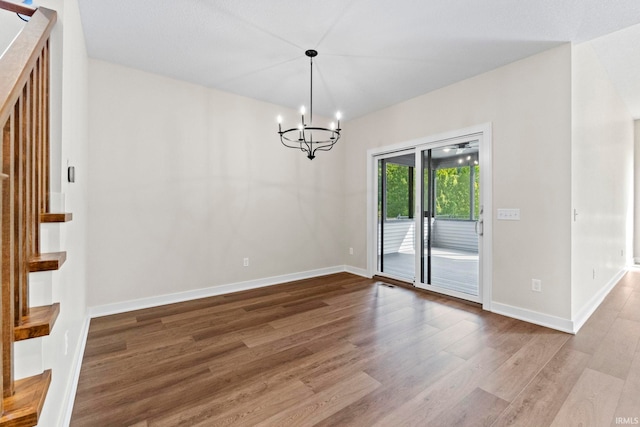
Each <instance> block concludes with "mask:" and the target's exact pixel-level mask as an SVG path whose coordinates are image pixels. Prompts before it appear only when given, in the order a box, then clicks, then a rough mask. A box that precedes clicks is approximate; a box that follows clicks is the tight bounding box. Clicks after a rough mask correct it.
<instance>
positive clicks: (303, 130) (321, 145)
mask: <svg viewBox="0 0 640 427" xmlns="http://www.w3.org/2000/svg"><path fill="white" fill-rule="evenodd" d="M305 55H307V56H308V57H309V60H310V63H311V85H310V93H311V96H310V99H309V123H307V122H305V118H304V115H305V113H306V109H305V108H304V106H302V107H301V108H300V115H301V116H302V121H301V122H300V124H298V126H297V127H295V128H291V129H287V130H282V116H278V134H279V135H280V142H282V145H284V146H285V147H289V148H296V149H298V150H300V151H303V152H304V153H307V158H308V159H309V160H313V159H314V158H315V157H316V151H329V150H331V149H332V148H333V146H334V145H335V143H336V142H338V140H339V139H340V131H341V129H340V118H341V115H340V112H339V111H338V112H337V113H336V119H337V121H338V125H337V126H336V124H335V123H334V122H331V124H330V125H329V127H328V128H324V127H317V126H313V124H312V122H313V58H314V57H316V56H317V55H318V52H317V51H315V50H313V49H310V50H307V51H306V52H305Z"/></svg>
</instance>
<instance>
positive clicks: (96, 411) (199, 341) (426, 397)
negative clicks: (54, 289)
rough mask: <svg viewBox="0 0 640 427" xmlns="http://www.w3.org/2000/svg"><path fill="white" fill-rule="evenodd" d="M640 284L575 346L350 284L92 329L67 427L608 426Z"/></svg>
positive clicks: (620, 395)
mask: <svg viewBox="0 0 640 427" xmlns="http://www.w3.org/2000/svg"><path fill="white" fill-rule="evenodd" d="M639 339H640V273H638V272H630V273H628V274H627V275H626V276H625V277H624V278H623V279H622V281H621V282H620V283H619V284H618V285H617V286H616V287H615V289H614V290H613V291H612V292H611V294H610V295H609V296H608V297H607V299H606V300H605V302H604V303H603V304H602V306H601V307H600V308H599V309H598V310H597V312H596V313H595V314H594V315H593V316H592V317H591V319H590V320H589V321H588V322H587V324H586V325H585V326H584V327H583V328H582V330H581V331H580V333H578V334H577V335H576V336H572V335H568V334H564V333H561V332H556V331H553V330H550V329H546V328H543V327H539V326H535V325H531V324H528V323H525V322H520V321H517V320H514V319H510V318H507V317H502V316H499V315H495V314H492V313H488V312H483V311H482V310H480V309H479V308H478V307H476V306H472V305H468V304H465V303H462V302H459V301H454V300H450V299H446V298H444V297H438V296H433V295H429V294H425V293H421V292H417V291H414V290H410V289H405V288H402V287H388V286H385V285H383V284H382V283H381V282H376V281H374V280H369V279H363V278H361V277H357V276H353V275H350V274H347V273H341V274H336V275H332V276H327V277H324V278H318V279H310V280H305V281H300V282H295V283H291V284H285V285H278V286H274V287H269V288H263V289H258V290H253V291H247V292H242V293H237V294H230V295H226V296H217V297H212V298H207V299H202V300H197V301H191V302H186V303H180V304H174V305H169V306H164V307H157V308H151V309H146V310H140V311H136V312H130V313H125V314H119V315H114V316H108V317H103V318H98V319H94V320H92V322H91V326H90V330H89V338H88V341H87V346H86V350H85V355H84V361H83V363H82V371H81V374H80V381H79V384H78V392H77V397H76V401H75V407H74V410H73V417H72V421H71V425H72V426H136V427H142V426H178V425H185V426H193V425H198V426H218V425H220V426H222V425H225V426H226V425H240V426H254V425H258V426H280V425H293V426H308V425H320V426H352V425H353V426H372V425H379V426H506V425H523V426H524V425H526V426H536V427H541V426H561V427H566V426H608V425H612V426H614V425H621V424H634V422H635V424H638V418H637V417H640V346H639V345H638V341H639Z"/></svg>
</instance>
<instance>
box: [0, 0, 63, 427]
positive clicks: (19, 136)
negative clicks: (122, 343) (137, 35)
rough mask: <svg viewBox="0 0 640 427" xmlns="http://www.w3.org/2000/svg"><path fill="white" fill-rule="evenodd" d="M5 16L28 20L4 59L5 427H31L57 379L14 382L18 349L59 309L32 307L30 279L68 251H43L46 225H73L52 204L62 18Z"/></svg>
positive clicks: (0, 403) (0, 298)
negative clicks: (55, 44)
mask: <svg viewBox="0 0 640 427" xmlns="http://www.w3.org/2000/svg"><path fill="white" fill-rule="evenodd" d="M0 9H5V10H8V11H10V12H16V13H20V14H22V15H26V16H30V17H31V18H30V19H29V22H28V23H27V24H26V25H25V26H24V29H23V30H22V31H21V32H20V34H19V35H18V36H17V37H16V38H15V40H14V41H13V43H12V44H11V46H10V47H9V48H8V49H7V50H6V51H5V53H4V54H3V55H2V57H0V127H1V128H2V144H1V146H0V154H1V160H0V168H1V169H0V184H1V186H2V198H1V199H0V213H1V215H2V220H1V229H0V242H1V243H0V250H1V254H2V268H1V269H0V277H1V284H2V292H1V293H0V307H1V308H2V316H0V330H1V331H2V334H1V335H2V339H1V340H0V341H1V343H0V344H1V346H0V348H1V353H2V381H0V393H1V394H2V399H1V400H0V427H4V426H33V425H36V424H37V423H38V417H39V415H40V412H41V410H42V407H43V405H44V400H45V397H46V394H47V390H48V388H49V383H50V382H51V375H52V373H51V371H50V370H47V371H45V372H43V373H42V374H40V375H36V376H34V377H29V378H25V379H21V380H18V381H14V353H13V347H14V342H15V341H20V340H25V339H31V338H37V337H41V336H45V335H48V334H49V333H50V331H51V329H52V328H53V325H54V323H55V320H56V319H57V317H58V314H59V312H60V304H58V303H55V304H52V305H50V306H43V307H29V274H30V273H33V272H38V271H48V270H55V269H58V268H60V267H61V266H62V264H63V263H64V261H65V259H66V252H54V253H48V254H47V253H41V252H40V225H41V223H51V222H66V221H70V220H71V218H72V215H71V214H70V213H52V212H50V202H49V199H50V196H49V170H50V167H49V163H50V159H49V117H50V115H49V82H50V70H49V68H50V62H49V61H50V53H49V36H50V34H51V29H52V28H53V26H54V24H55V22H56V19H57V15H56V12H55V11H52V10H48V9H45V8H38V9H33V8H30V7H28V6H24V5H21V4H16V3H12V2H8V1H5V0H0ZM16 19H17V18H16Z"/></svg>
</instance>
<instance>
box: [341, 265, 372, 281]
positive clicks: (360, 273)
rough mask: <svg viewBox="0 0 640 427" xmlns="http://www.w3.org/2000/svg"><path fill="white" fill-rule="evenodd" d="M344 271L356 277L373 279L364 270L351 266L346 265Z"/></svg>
mask: <svg viewBox="0 0 640 427" xmlns="http://www.w3.org/2000/svg"><path fill="white" fill-rule="evenodd" d="M344 271H346V272H347V273H351V274H355V275H356V276H362V277H366V278H367V279H371V277H373V276H371V274H369V272H368V271H367V270H365V269H364V268H358V267H353V266H351V265H345V266H344Z"/></svg>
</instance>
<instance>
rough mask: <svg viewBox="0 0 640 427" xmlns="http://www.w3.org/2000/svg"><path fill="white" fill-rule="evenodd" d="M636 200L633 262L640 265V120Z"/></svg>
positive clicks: (636, 146) (636, 137)
mask: <svg viewBox="0 0 640 427" xmlns="http://www.w3.org/2000/svg"><path fill="white" fill-rule="evenodd" d="M633 134H634V147H633V148H634V163H633V171H634V172H633V175H634V187H633V188H634V196H635V197H634V200H635V208H634V212H635V220H634V225H633V236H634V237H633V262H634V263H635V264H640V120H635V121H634V133H633Z"/></svg>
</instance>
